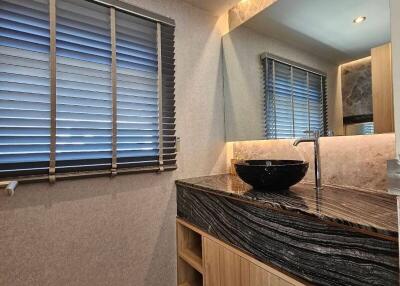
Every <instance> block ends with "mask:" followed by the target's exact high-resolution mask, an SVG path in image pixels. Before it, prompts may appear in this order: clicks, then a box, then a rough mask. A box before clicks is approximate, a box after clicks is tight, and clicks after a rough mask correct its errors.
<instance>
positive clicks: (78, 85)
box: [0, 0, 176, 177]
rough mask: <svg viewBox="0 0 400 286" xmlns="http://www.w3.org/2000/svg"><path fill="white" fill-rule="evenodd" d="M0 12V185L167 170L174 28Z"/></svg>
mask: <svg viewBox="0 0 400 286" xmlns="http://www.w3.org/2000/svg"><path fill="white" fill-rule="evenodd" d="M51 5H54V9H53V11H55V15H54V14H53V18H54V19H55V33H54V34H52V33H51V28H50V27H51V21H50V20H49V19H52V17H51V15H50V14H51V12H49V11H52V9H51V8H52V7H51ZM0 9H1V10H0V21H1V22H0V23H1V27H0V37H1V43H0V48H1V49H0V53H1V63H0V64H1V70H0V75H1V77H0V82H1V87H0V92H1V93H0V104H1V105H0V109H1V110H2V112H1V114H0V138H1V142H0V164H1V167H0V176H2V177H7V176H16V175H32V174H46V173H48V172H49V166H52V158H54V160H53V161H54V162H53V165H54V166H55V170H53V172H54V171H55V174H56V175H57V174H60V175H63V174H64V175H65V174H79V172H80V171H104V170H112V172H113V173H114V174H115V173H117V172H119V171H131V170H132V171H135V170H136V171H162V170H164V169H174V168H176V144H175V142H176V137H175V111H174V73H175V68H174V27H173V26H171V25H168V24H164V23H160V22H157V21H153V20H150V19H147V18H142V17H141V16H138V15H135V14H132V13H128V12H126V11H125V9H124V12H122V11H119V10H118V8H116V7H113V6H107V5H99V4H96V3H94V2H92V1H82V0H51V1H50V3H49V2H48V1H44V0H35V1H28V0H25V1H16V0H7V1H1V3H0ZM54 16H55V17H54ZM52 35H54V37H55V49H54V50H55V54H54V56H53V58H54V59H55V63H56V64H55V65H54V67H55V72H54V76H53V78H52V76H51V75H52V73H51V70H49V67H51V66H52V65H51V63H52V62H51V61H52V54H51V44H50V43H51V42H52V41H51V37H52ZM51 88H55V89H54V90H55V94H52V92H51V90H52V89H51ZM52 114H54V116H52ZM52 122H54V123H52ZM52 136H54V137H52ZM52 138H53V139H52ZM52 144H53V145H52ZM51 169H52V168H50V170H51Z"/></svg>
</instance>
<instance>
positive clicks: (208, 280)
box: [203, 238, 221, 286]
mask: <svg viewBox="0 0 400 286" xmlns="http://www.w3.org/2000/svg"><path fill="white" fill-rule="evenodd" d="M203 243H204V268H205V285H206V286H221V277H220V273H221V272H220V252H219V244H218V243H216V242H214V241H212V240H211V239H208V238H203Z"/></svg>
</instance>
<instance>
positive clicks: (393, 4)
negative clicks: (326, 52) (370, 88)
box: [390, 0, 400, 159]
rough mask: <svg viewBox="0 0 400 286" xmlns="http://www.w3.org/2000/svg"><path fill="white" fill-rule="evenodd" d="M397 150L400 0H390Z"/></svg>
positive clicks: (399, 131) (399, 140) (399, 143)
mask: <svg viewBox="0 0 400 286" xmlns="http://www.w3.org/2000/svg"><path fill="white" fill-rule="evenodd" d="M390 16H391V19H390V21H391V35H392V39H391V41H392V65H393V94H394V118H395V130H396V150H397V152H396V153H397V154H400V1H399V0H390ZM392 159H393V158H392Z"/></svg>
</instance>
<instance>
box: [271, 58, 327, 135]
mask: <svg viewBox="0 0 400 286" xmlns="http://www.w3.org/2000/svg"><path fill="white" fill-rule="evenodd" d="M263 66H264V75H265V85H266V86H265V130H266V137H267V138H269V139H275V138H298V137H302V136H304V133H305V132H307V131H314V130H318V131H319V132H320V133H321V135H325V134H326V133H327V128H328V125H327V106H326V76H324V75H321V74H317V73H315V72H313V71H311V70H307V69H305V68H300V67H297V66H294V65H291V64H288V63H285V62H282V61H279V60H276V59H274V58H268V57H266V58H265V59H263Z"/></svg>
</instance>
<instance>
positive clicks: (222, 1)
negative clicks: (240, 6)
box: [185, 0, 240, 16]
mask: <svg viewBox="0 0 400 286" xmlns="http://www.w3.org/2000/svg"><path fill="white" fill-rule="evenodd" d="M185 2H188V3H190V4H192V5H193V6H196V7H198V8H201V9H204V10H207V11H208V12H210V13H212V14H213V15H215V16H220V15H222V14H223V13H225V12H227V11H228V10H229V9H230V8H232V7H233V6H234V5H235V4H236V3H238V2H240V0H185Z"/></svg>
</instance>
